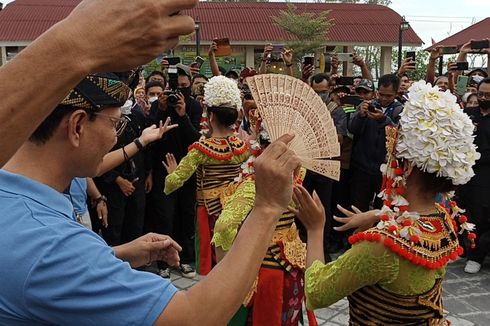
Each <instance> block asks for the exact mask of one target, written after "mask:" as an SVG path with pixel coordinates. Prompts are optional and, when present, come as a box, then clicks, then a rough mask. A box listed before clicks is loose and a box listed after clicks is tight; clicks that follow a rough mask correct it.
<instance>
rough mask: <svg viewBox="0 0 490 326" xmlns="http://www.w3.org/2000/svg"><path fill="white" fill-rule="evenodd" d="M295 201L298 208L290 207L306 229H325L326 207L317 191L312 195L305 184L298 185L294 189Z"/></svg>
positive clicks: (310, 230)
mask: <svg viewBox="0 0 490 326" xmlns="http://www.w3.org/2000/svg"><path fill="white" fill-rule="evenodd" d="M293 201H294V203H295V204H296V208H292V207H290V208H289V209H290V210H291V211H292V212H293V213H294V214H295V215H296V216H297V217H298V218H299V220H300V221H301V223H303V225H304V226H305V228H306V231H308V232H312V231H315V230H323V227H324V226H325V208H324V207H323V205H322V202H321V200H320V197H318V195H317V193H316V191H314V192H313V196H311V195H310V194H309V193H308V191H307V190H306V189H305V188H304V187H303V186H296V187H294V190H293Z"/></svg>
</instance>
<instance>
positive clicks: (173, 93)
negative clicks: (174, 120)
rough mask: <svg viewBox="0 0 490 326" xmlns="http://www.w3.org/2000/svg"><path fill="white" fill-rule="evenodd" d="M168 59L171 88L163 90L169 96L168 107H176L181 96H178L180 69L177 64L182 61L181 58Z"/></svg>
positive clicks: (169, 84)
mask: <svg viewBox="0 0 490 326" xmlns="http://www.w3.org/2000/svg"><path fill="white" fill-rule="evenodd" d="M167 61H168V63H169V67H168V70H167V73H168V86H169V88H170V90H167V91H165V92H163V94H164V95H166V96H167V108H168V109H174V108H175V106H176V105H177V102H178V101H179V97H178V96H177V94H179V91H178V90H177V88H178V85H179V71H178V70H177V64H179V63H180V58H179V57H173V58H167Z"/></svg>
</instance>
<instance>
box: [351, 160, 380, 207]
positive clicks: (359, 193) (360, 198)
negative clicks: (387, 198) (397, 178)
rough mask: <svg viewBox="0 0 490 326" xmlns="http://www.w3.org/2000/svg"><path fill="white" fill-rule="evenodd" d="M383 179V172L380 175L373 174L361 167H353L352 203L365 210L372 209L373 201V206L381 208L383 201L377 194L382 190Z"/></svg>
mask: <svg viewBox="0 0 490 326" xmlns="http://www.w3.org/2000/svg"><path fill="white" fill-rule="evenodd" d="M382 181H383V177H382V175H381V173H380V174H379V175H372V174H368V173H366V172H364V171H361V170H359V169H355V168H354V169H352V178H351V187H350V190H351V202H352V205H354V206H356V207H357V208H359V209H360V210H361V211H363V212H365V211H367V210H369V209H370V204H371V202H373V204H372V207H373V208H381V207H382V206H383V201H382V200H381V198H379V197H378V196H377V195H378V193H379V192H380V191H381V183H382ZM373 199H374V200H373ZM346 208H347V207H346Z"/></svg>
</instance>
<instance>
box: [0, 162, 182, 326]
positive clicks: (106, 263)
mask: <svg viewBox="0 0 490 326" xmlns="http://www.w3.org/2000/svg"><path fill="white" fill-rule="evenodd" d="M72 213H73V206H72V204H71V203H70V201H69V200H68V199H67V198H66V197H65V196H64V195H63V194H61V193H59V192H57V191H56V190H54V189H52V188H50V187H48V186H47V185H44V184H41V183H39V182H36V181H33V180H31V179H28V178H26V177H23V176H20V175H16V174H12V173H9V172H6V171H4V170H0V283H1V285H0V289H1V290H0V325H33V324H58V325H152V324H153V323H154V322H155V321H156V320H157V319H158V317H159V315H160V314H161V312H162V311H163V310H164V309H165V307H166V306H167V304H168V303H169V301H170V300H171V299H172V297H173V295H174V294H175V293H176V291H177V289H176V288H175V287H174V286H173V285H172V284H171V283H170V282H169V281H168V280H164V279H162V278H161V277H159V276H157V275H154V274H151V273H147V272H140V271H136V270H133V269H132V268H131V267H130V266H129V264H128V263H126V262H123V261H121V260H120V259H118V258H116V257H115V256H114V251H113V250H112V248H110V247H109V246H108V245H107V244H106V243H105V242H104V240H102V239H101V238H100V237H99V236H98V235H97V234H95V233H94V232H92V231H90V230H87V229H86V228H84V227H83V226H82V225H80V224H78V223H76V222H75V221H73V219H72Z"/></svg>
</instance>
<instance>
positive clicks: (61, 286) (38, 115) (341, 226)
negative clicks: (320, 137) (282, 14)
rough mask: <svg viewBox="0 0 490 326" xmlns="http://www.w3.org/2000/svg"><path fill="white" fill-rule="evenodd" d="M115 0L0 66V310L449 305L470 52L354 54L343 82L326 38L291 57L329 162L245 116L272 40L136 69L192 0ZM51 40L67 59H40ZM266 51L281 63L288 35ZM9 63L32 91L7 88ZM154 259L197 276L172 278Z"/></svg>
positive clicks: (167, 39)
mask: <svg viewBox="0 0 490 326" xmlns="http://www.w3.org/2000/svg"><path fill="white" fill-rule="evenodd" d="M120 2H121V6H122V7H124V8H125V9H126V10H124V12H118V11H117V9H115V7H117V6H114V7H112V6H111V8H108V6H106V5H105V4H104V1H103V0H91V1H89V0H85V1H82V3H81V4H80V5H79V6H78V7H77V8H76V9H75V10H74V11H73V12H72V13H71V14H70V15H69V16H68V17H67V18H66V19H65V20H63V21H61V22H60V23H59V24H57V25H55V26H54V27H53V28H51V29H50V30H49V31H47V32H46V33H45V34H43V35H42V36H41V37H40V38H39V39H38V40H36V41H35V42H34V43H33V44H32V45H31V46H29V47H28V48H26V49H25V50H24V51H22V52H21V53H20V54H19V55H18V56H17V57H16V58H15V59H14V60H12V62H10V63H9V64H8V65H6V66H5V67H2V68H1V69H0V76H1V78H2V80H5V81H6V83H5V86H3V87H2V89H1V90H0V92H1V93H2V94H3V95H4V96H3V98H5V101H3V103H2V104H1V106H0V117H2V118H4V119H0V121H3V122H2V123H3V125H2V126H1V127H0V147H1V148H2V151H1V154H0V155H1V156H0V161H1V164H2V170H1V171H0V179H1V182H0V203H1V204H0V215H2V216H3V218H2V220H1V222H0V229H1V230H2V231H1V235H2V236H0V239H1V240H0V244H1V245H2V248H7V250H3V251H2V253H0V261H1V262H2V265H3V266H8V268H4V269H2V271H1V272H0V278H1V279H2V280H4V283H5V288H4V289H3V290H2V293H1V295H0V297H1V298H2V300H0V323H2V324H3V323H5V324H15V325H23V324H31V323H33V322H36V323H49V324H53V323H54V324H67V323H78V324H93V323H96V324H107V323H116V324H164V323H166V324H169V323H171V324H179V325H180V324H193V323H195V322H196V321H197V320H199V323H200V324H204V325H207V324H226V323H230V324H231V325H246V324H255V325H297V324H298V323H299V322H300V320H301V319H302V315H303V313H302V303H303V302H306V307H307V309H316V308H319V307H325V306H328V305H330V304H332V303H334V302H336V301H338V300H340V299H342V298H343V297H348V299H349V303H350V308H351V309H350V312H351V316H350V317H351V322H353V323H357V324H365V323H374V324H376V323H381V324H383V323H386V322H388V321H396V322H397V323H402V324H403V323H407V322H408V321H411V322H412V321H416V322H418V321H428V320H430V321H431V322H432V323H435V324H440V325H444V324H445V323H446V322H447V321H446V320H445V319H444V317H443V311H442V303H441V280H442V278H443V277H444V271H445V266H446V264H447V263H448V262H449V260H455V259H457V257H458V256H460V255H466V258H467V263H466V266H465V271H466V272H468V273H477V272H478V271H479V270H480V268H481V266H482V264H483V261H484V259H485V257H486V256H487V254H488V248H489V243H488V241H489V237H490V232H489V231H490V228H489V227H488V225H489V223H488V222H489V221H488V219H489V216H490V215H489V214H490V210H489V205H488V200H487V199H486V197H487V195H488V194H489V193H490V186H489V185H490V161H489V158H490V156H489V155H490V125H489V122H488V121H489V120H488V119H489V117H490V79H489V78H488V72H487V71H484V70H482V69H474V70H471V71H469V72H465V71H460V70H457V65H456V64H454V63H449V65H448V72H447V73H446V74H445V75H441V76H436V74H435V61H436V59H437V58H438V57H440V56H441V55H442V53H441V52H440V49H438V48H436V49H434V50H432V52H431V55H430V61H429V66H428V71H427V78H426V81H425V82H424V81H419V82H415V81H414V80H411V78H410V76H411V74H410V71H411V70H413V69H414V68H415V67H414V64H415V63H414V62H413V61H412V60H411V59H410V58H409V59H407V60H405V61H404V62H403V64H402V66H401V67H400V68H399V70H398V71H396V72H394V73H392V74H387V75H384V76H381V77H380V78H379V80H378V81H377V85H376V83H375V82H374V81H373V78H372V75H371V73H370V71H369V69H368V67H367V65H366V64H365V63H364V61H363V58H362V57H360V56H359V55H357V54H355V53H354V54H353V56H352V62H353V64H354V65H357V66H358V67H359V69H360V71H361V76H353V78H351V80H352V82H345V80H348V79H345V78H339V77H341V76H340V75H339V71H338V69H339V66H340V62H339V60H338V58H337V57H336V55H333V57H332V61H331V67H330V69H329V71H325V72H320V73H316V71H317V69H316V67H315V65H314V64H313V65H303V66H302V67H301V69H300V74H301V77H300V78H301V79H302V80H303V81H304V82H305V83H307V84H308V85H310V86H311V88H312V89H313V90H314V91H315V92H316V93H317V94H318V96H320V97H321V98H322V100H323V101H324V103H325V110H328V111H329V112H330V114H331V116H332V118H333V120H334V123H335V127H336V131H337V136H338V142H339V143H340V145H341V155H340V157H339V158H338V160H340V162H341V172H340V180H339V181H334V180H331V179H329V178H327V177H324V176H322V175H320V174H317V173H314V172H310V171H306V170H304V169H303V168H301V164H300V160H299V158H298V157H297V156H296V154H295V153H294V152H292V151H291V150H289V149H288V146H287V144H288V143H289V142H290V141H291V140H292V139H293V138H294V135H284V136H283V137H281V138H279V139H278V140H276V141H274V142H271V140H270V139H269V136H268V134H267V130H265V129H264V127H263V126H262V124H261V117H260V112H259V110H258V109H257V105H256V103H255V101H254V98H253V96H252V94H251V91H250V89H249V88H248V85H247V78H249V77H253V76H255V75H257V74H264V73H267V72H268V64H269V58H270V54H271V52H272V51H273V49H274V47H273V46H272V45H270V44H267V45H265V47H264V53H263V59H262V61H261V65H260V67H258V69H255V67H246V68H244V69H242V70H240V71H234V70H231V71H225V70H224V69H222V68H221V67H219V66H218V64H217V61H216V58H215V55H214V52H215V51H216V50H217V45H216V44H215V43H213V44H212V45H211V46H210V49H209V56H208V58H209V65H210V67H211V72H212V75H213V76H205V75H203V74H201V73H200V69H199V66H198V65H197V63H193V64H190V65H189V66H187V65H183V64H181V63H178V64H174V63H172V62H169V61H171V60H169V61H167V60H163V61H162V66H161V68H162V69H161V70H158V71H152V72H150V73H149V74H148V76H144V74H143V73H142V71H141V69H139V68H135V67H139V66H140V65H142V64H144V63H145V62H148V61H149V60H151V59H152V58H154V57H156V55H157V54H158V53H159V52H161V50H162V49H170V48H173V47H174V46H175V45H176V43H177V39H178V36H179V35H182V34H186V33H188V32H190V31H192V29H193V24H192V19H191V18H190V17H187V16H184V15H181V14H179V13H180V11H181V10H184V9H188V8H192V7H193V6H194V5H195V4H196V1H194V0H187V1H182V0H179V1H176V0H167V1H164V2H161V3H158V4H155V3H153V2H151V1H147V0H142V2H147V6H145V5H144V4H141V3H137V4H129V3H126V2H123V1H120ZM156 9H158V10H157V11H158V12H160V14H159V15H158V17H156V16H155V12H154V10H156ZM95 14H96V15H95ZM114 14H118V17H119V19H118V20H117V21H110V22H107V21H106V20H105V19H104V17H111V16H112V15H114ZM94 17H95V18H94ZM94 19H95V20H94ZM135 21H138V22H139V23H138V24H135V23H134V22H135ZM143 22H144V23H145V24H143ZM94 26H95V28H94ZM122 26H124V30H125V32H124V33H122V32H121V27H122ZM142 33H144V34H145V35H147V37H146V38H145V39H144V40H143V42H144V43H145V44H141V39H140V38H139V37H138V38H137V39H138V42H136V41H134V42H131V39H128V37H137V35H142ZM109 36H110V39H111V40H113V41H112V42H110V43H107V41H106V40H107V39H108V38H109ZM74 40H76V41H74ZM142 46H144V48H145V51H141V49H142ZM81 49H83V51H81ZM471 52H472V49H471V42H470V41H469V42H468V43H466V44H464V45H463V46H462V47H461V48H460V52H459V54H458V57H457V62H463V61H465V60H466V56H467V54H468V53H471ZM482 52H484V53H486V54H487V55H488V57H489V58H490V49H489V48H486V49H482ZM56 54H59V58H60V64H64V65H63V67H66V69H58V68H56V69H54V68H53V67H52V66H51V65H49V64H46V63H47V62H48V61H49V58H50V57H52V56H53V55H56ZM281 57H282V59H283V63H284V72H285V73H287V74H289V75H293V74H294V69H293V62H294V61H295V60H296V58H295V57H294V53H293V51H291V50H289V49H284V50H283V52H282V53H281ZM40 67H41V68H40ZM53 69H54V70H53ZM114 71H127V72H125V73H114ZM25 75H29V76H31V75H32V76H33V78H32V79H31V80H29V81H28V83H29V89H30V92H32V94H28V95H32V96H27V97H26V96H21V97H16V96H12V95H11V94H15V91H16V87H17V85H18V84H19V83H20V82H21V81H22V80H23V79H22V78H23V77H22V76H25ZM463 75H465V76H467V77H468V79H467V80H468V81H467V85H466V86H467V87H466V89H465V90H464V93H461V92H459V91H458V90H457V89H456V88H457V84H458V82H457V80H458V76H463ZM48 77H49V78H50V80H52V82H51V83H50V84H49V85H46V84H45V80H46V78H48ZM38 89H43V90H44V91H43V92H38V91H37V90H38ZM34 92H35V93H34ZM67 94H68V95H67ZM7 117H8V118H7ZM19 126H22V127H19ZM475 162H476V163H475ZM451 191H453V192H454V191H455V199H448V198H449V197H448V195H447V194H448V193H449V192H451ZM455 200H456V201H457V202H458V204H459V207H458V205H457V204H456V201H455ZM460 207H461V208H460ZM340 215H345V216H346V217H344V218H342V217H337V216H340ZM456 222H457V223H456ZM470 222H471V223H473V224H475V225H476V229H474V228H473V226H472V224H471V223H470ZM82 225H83V226H82ZM373 226H374V227H373ZM353 229H357V230H356V231H360V232H358V233H355V234H352V230H353ZM459 229H461V230H462V231H466V233H467V237H463V236H462V232H459ZM102 239H103V240H102ZM462 247H465V248H466V250H464V251H463V248H462ZM344 250H347V251H346V252H345V253H344V254H342V255H341V256H340V257H339V258H338V259H336V260H335V261H332V262H330V261H331V257H330V254H332V253H336V252H339V251H344ZM151 263H156V264H157V267H158V273H157V274H154V273H150V272H147V271H146V269H147V265H149V264H151ZM172 268H175V269H178V271H179V272H180V273H181V274H182V275H183V276H184V277H188V278H193V277H194V276H195V275H196V270H197V272H198V273H199V274H201V275H203V276H206V277H203V279H202V280H201V281H200V282H199V283H197V284H196V285H195V286H193V287H192V288H190V289H189V290H188V291H186V292H179V291H177V289H176V288H175V287H174V286H173V285H172V284H171V282H170V281H169V280H168V279H169V278H170V272H171V269H172ZM373 271H374V272H373ZM231 275H233V277H230V276H231ZM414 282H415V283H414ZM372 297H377V298H384V299H383V300H366V298H372ZM386 298H389V299H386ZM420 298H425V299H424V300H425V301H424V300H419V299H420ZM424 302H426V303H424ZM400 307H402V308H403V309H402V308H400ZM414 309H416V310H417V312H418V313H417V314H413V311H414ZM307 316H308V319H309V322H310V324H315V317H314V314H313V312H312V311H311V310H307Z"/></svg>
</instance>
